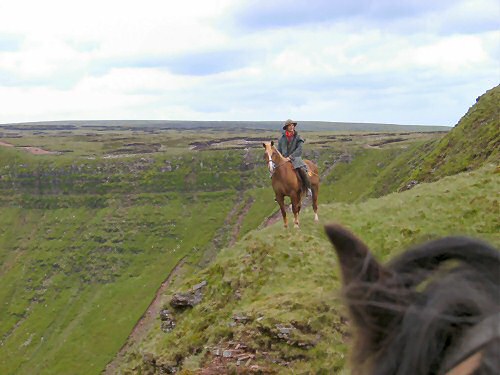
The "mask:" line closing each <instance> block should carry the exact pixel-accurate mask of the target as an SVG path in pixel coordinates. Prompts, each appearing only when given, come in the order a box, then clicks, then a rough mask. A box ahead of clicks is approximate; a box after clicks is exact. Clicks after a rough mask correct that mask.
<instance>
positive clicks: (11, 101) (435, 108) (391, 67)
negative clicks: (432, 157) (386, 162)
mask: <svg viewBox="0 0 500 375" xmlns="http://www.w3.org/2000/svg"><path fill="white" fill-rule="evenodd" d="M28 7H30V8H29V9H30V12H26V11H25V10H26V9H27V8H28ZM499 13H500V4H499V3H498V2H497V0H459V1H451V0H444V1H430V0H422V1H417V0H409V1H390V0H379V1H375V0H373V1H369V0H364V1H361V0H354V1H350V2H347V1H326V0H315V1H305V0H298V1H293V2H289V1H284V0H276V1H270V2H265V1H263V0H257V1H250V0H234V1H233V0H206V1H203V2H199V1H195V0H187V1H182V2H179V1H173V0H164V1H163V0H144V1H143V2H141V3H137V2H135V1H128V0H123V1H117V0H110V1H105V2H102V1H97V0H88V1H86V2H79V1H78V2H70V3H68V2H66V1H62V0H46V1H44V2H35V3H33V2H31V1H28V0H18V1H15V2H4V3H2V4H1V5H0V96H1V97H2V100H3V103H2V108H3V109H2V111H1V113H0V122H12V121H14V122H15V121H24V120H27V119H29V120H33V121H35V120H51V119H68V118H73V119H92V118H93V119H96V118H97V119H98V118H108V119H123V118H130V119H186V120H189V119H191V120H203V119H210V120H263V119H269V120H283V119H284V118H287V117H292V118H293V117H297V118H302V119H316V120H330V121H368V122H373V121H379V122H391V123H398V122H399V123H420V124H422V123H429V124H448V125H452V124H453V123H455V122H456V120H458V118H459V117H460V116H461V115H462V114H463V113H464V112H465V110H466V108H468V106H469V105H470V104H471V103H472V102H473V100H474V99H475V97H477V96H478V95H480V94H482V93H483V92H484V91H485V90H486V89H489V88H491V87H493V86H495V85H497V84H498V80H499V70H498V61H499V59H500V31H499V28H498V19H500V14H499ZM4 98H5V99H4ZM4 108H7V109H5V110H4Z"/></svg>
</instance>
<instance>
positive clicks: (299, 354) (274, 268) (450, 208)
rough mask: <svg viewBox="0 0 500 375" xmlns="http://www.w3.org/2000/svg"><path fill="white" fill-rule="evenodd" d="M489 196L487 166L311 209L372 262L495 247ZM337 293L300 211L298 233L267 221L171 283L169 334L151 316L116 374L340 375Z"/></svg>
mask: <svg viewBox="0 0 500 375" xmlns="http://www.w3.org/2000/svg"><path fill="white" fill-rule="evenodd" d="M498 191H500V174H499V173H498V171H497V170H496V169H495V168H494V167H492V166H489V167H485V168H482V169H479V170H477V171H474V172H468V173H463V174H459V175H456V176H452V177H447V178H445V179H442V180H440V181H438V182H435V183H432V184H421V185H418V186H416V187H415V188H414V189H412V190H410V191H406V192H403V193H393V194H390V195H388V196H385V197H383V198H379V199H369V200H367V201H364V202H361V203H356V204H347V203H335V204H331V205H321V206H320V215H321V224H323V223H327V222H331V221H336V222H341V223H343V224H345V225H346V226H348V227H349V228H351V229H352V230H353V231H354V232H355V233H357V234H358V235H359V236H360V237H361V238H363V240H364V241H365V242H366V243H367V244H368V245H369V246H370V247H371V248H372V249H374V250H375V254H376V255H377V257H378V258H380V259H382V260H387V259H389V258H391V257H393V256H394V255H395V254H397V253H398V252H400V251H402V249H404V248H406V247H407V246H408V245H411V244H413V243H417V242H420V241H422V240H426V239H430V238H435V237H438V236H443V235H450V234H461V235H464V234H465V235H470V236H474V237H478V238H482V239H484V240H487V241H489V242H491V243H492V244H495V245H496V246H499V245H500V234H499V233H500V221H499V217H500V215H499V214H500V209H499V201H498ZM203 280H205V281H206V282H207V286H206V287H205V289H204V292H203V300H202V302H201V303H200V304H199V305H196V306H195V307H194V308H188V309H187V310H176V309H173V308H172V307H170V306H169V305H168V303H169V301H170V300H171V298H172V296H173V294H174V293H175V292H179V291H183V292H185V291H188V290H189V288H191V287H192V286H194V285H196V284H198V283H200V282H201V281H203ZM339 286H340V284H339V275H338V270H337V265H336V260H335V257H334V253H333V251H332V249H331V245H330V244H329V243H328V241H327V239H326V237H325V235H324V233H323V229H322V225H316V224H314V223H313V220H312V213H311V212H310V211H307V212H306V213H305V215H304V216H303V219H302V228H301V229H300V230H283V229H282V225H281V223H277V224H275V225H273V226H272V227H269V228H265V229H262V230H259V231H251V232H250V233H248V234H247V235H246V236H245V237H244V238H243V239H242V240H241V241H239V242H238V243H236V244H235V245H234V246H233V247H229V248H226V249H224V250H223V251H221V252H220V254H219V255H218V256H217V258H216V260H215V261H214V262H213V263H212V264H211V265H210V266H209V267H208V268H206V269H204V270H201V271H199V272H196V273H194V274H191V275H188V276H187V277H185V278H179V279H178V280H177V282H176V283H174V284H173V286H172V287H171V288H170V290H169V291H168V292H167V293H166V294H165V295H164V304H165V308H167V309H169V310H170V311H171V312H172V314H173V316H174V319H175V320H176V327H175V328H174V330H173V331H171V332H168V333H165V332H163V331H162V330H161V329H160V319H159V318H158V319H157V323H156V325H155V327H154V328H153V329H152V331H151V332H150V334H149V336H148V337H147V339H146V340H144V341H142V342H141V343H139V344H137V345H136V346H135V347H133V348H132V349H131V350H130V351H129V353H128V355H127V356H126V361H125V362H124V363H123V364H122V368H121V372H120V373H122V374H138V373H139V374H160V373H169V371H173V370H174V369H175V370H180V369H182V370H183V373H186V374H188V373H194V372H197V371H200V369H204V370H205V371H207V372H208V371H213V373H224V372H231V371H236V369H237V368H240V369H244V370H247V371H259V370H260V371H262V372H271V373H284V374H285V373H325V374H329V373H345V372H346V363H347V362H346V357H347V354H346V353H347V344H348V342H349V329H348V324H347V323H346V320H345V314H344V308H343V307H342V305H341V303H340V300H339V297H338V290H339ZM238 358H244V359H243V360H241V359H240V360H238ZM252 366H253V367H252Z"/></svg>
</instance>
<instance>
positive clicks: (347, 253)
mask: <svg viewBox="0 0 500 375" xmlns="http://www.w3.org/2000/svg"><path fill="white" fill-rule="evenodd" d="M325 229H326V232H327V234H328V236H329V237H330V240H331V241H332V243H333V244H334V246H335V249H336V251H337V254H338V257H339V260H340V265H341V271H342V275H343V283H344V296H345V300H346V303H347V305H348V308H349V311H350V315H351V318H352V322H353V323H354V326H355V329H356V336H355V342H354V352H353V353H352V361H353V369H354V372H353V373H356V374H371V375H392V374H397V375H406V374H416V375H418V374H422V375H424V374H445V373H446V374H448V373H450V374H451V372H448V371H450V369H455V368H456V367H457V366H458V365H459V364H461V363H463V362H464V361H466V360H467V358H471V357H470V356H471V355H472V354H478V355H477V356H476V357H475V358H476V361H477V363H476V364H475V365H470V366H469V367H470V369H469V370H470V372H467V370H465V371H464V372H454V374H455V373H456V374H498V373H500V363H499V359H498V357H499V356H498V354H499V353H500V333H499V332H498V330H500V315H499V314H500V288H499V281H500V252H499V251H498V250H496V249H495V248H493V247H491V246H489V245H488V244H486V243H484V242H482V241H478V240H474V239H470V238H466V237H447V238H442V239H439V240H435V241H431V242H428V243H426V244H423V245H420V246H417V247H414V248H412V249H409V250H408V251H406V252H405V253H403V254H401V255H400V256H399V257H397V258H396V259H394V260H393V261H391V262H389V263H388V264H387V265H385V266H382V265H380V264H379V263H378V262H377V261H376V260H375V259H374V257H373V256H372V254H371V253H370V251H369V250H368V247H367V246H366V245H365V244H363V243H362V242H361V241H360V240H359V239H358V238H357V237H356V236H355V235H354V234H352V233H351V232H349V231H348V230H346V229H344V228H343V227H341V226H340V225H329V226H327V227H325ZM485 320H486V321H490V322H492V324H491V325H490V327H486V329H484V328H483V329H478V328H477V327H480V326H481V325H484V324H483V323H481V322H485ZM473 327H475V328H473ZM491 327H493V328H491ZM476 331H477V332H476ZM479 331H481V332H479ZM471 332H472V333H477V334H476V335H475V336H476V337H475V339H474V340H475V341H477V342H478V344H477V346H478V347H474V348H468V350H469V352H464V353H460V351H461V350H460V349H459V348H460V347H462V348H464V345H465V347H467V344H468V343H467V342H464V341H474V340H470V337H467V334H468V333H469V336H471V335H470V333H471ZM495 332H496V333H495ZM473 336H474V335H473ZM464 338H465V340H464ZM461 345H462V346H461ZM464 350H465V349H462V351H464ZM471 351H472V352H471ZM469 362H472V361H469Z"/></svg>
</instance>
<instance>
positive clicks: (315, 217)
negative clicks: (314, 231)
mask: <svg viewBox="0 0 500 375" xmlns="http://www.w3.org/2000/svg"><path fill="white" fill-rule="evenodd" d="M314 221H316V222H318V221H319V217H318V214H314Z"/></svg>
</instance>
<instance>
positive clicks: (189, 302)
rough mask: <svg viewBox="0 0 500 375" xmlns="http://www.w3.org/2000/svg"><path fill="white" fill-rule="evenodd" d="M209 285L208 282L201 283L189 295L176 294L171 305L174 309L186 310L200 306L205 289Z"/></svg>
mask: <svg viewBox="0 0 500 375" xmlns="http://www.w3.org/2000/svg"><path fill="white" fill-rule="evenodd" d="M206 285H207V282H206V281H205V280H203V281H202V282H201V283H199V284H196V285H195V286H194V287H193V288H191V290H190V291H189V292H187V293H175V294H174V296H173V297H172V300H171V301H170V305H171V306H172V307H174V308H181V309H182V308H186V307H193V306H195V305H197V304H199V303H200V302H201V300H202V298H203V291H202V289H203V287H204V286H206Z"/></svg>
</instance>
